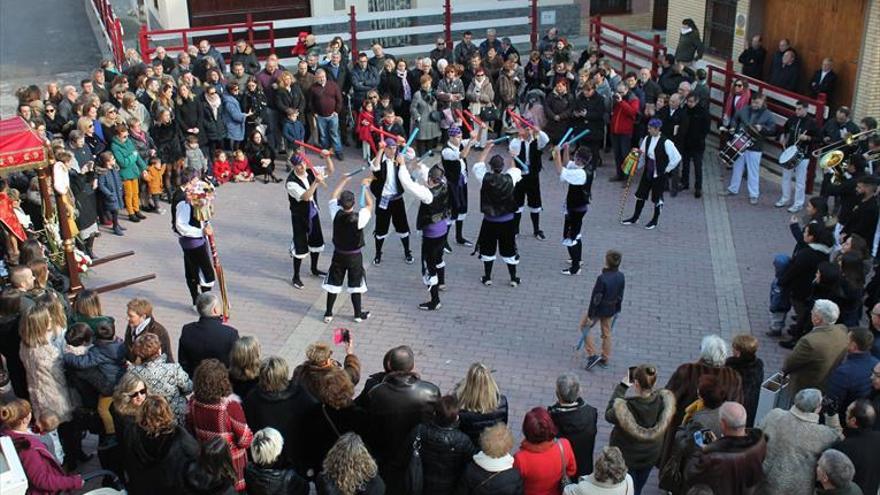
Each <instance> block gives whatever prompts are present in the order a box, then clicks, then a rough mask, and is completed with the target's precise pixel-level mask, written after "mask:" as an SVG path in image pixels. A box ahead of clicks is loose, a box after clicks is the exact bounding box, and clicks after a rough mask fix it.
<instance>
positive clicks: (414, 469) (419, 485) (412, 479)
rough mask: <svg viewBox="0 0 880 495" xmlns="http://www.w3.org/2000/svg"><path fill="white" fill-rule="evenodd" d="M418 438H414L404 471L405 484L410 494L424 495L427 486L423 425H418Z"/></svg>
mask: <svg viewBox="0 0 880 495" xmlns="http://www.w3.org/2000/svg"><path fill="white" fill-rule="evenodd" d="M416 428H417V429H416V438H415V440H413V444H412V451H411V452H410V456H409V464H408V465H407V467H406V473H404V479H403V485H404V488H405V491H406V493H407V494H409V495H422V490H423V489H424V486H425V473H424V469H423V466H422V453H421V450H422V432H421V425H420V426H417V427H416Z"/></svg>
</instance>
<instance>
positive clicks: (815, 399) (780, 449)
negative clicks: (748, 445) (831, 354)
mask: <svg viewBox="0 0 880 495" xmlns="http://www.w3.org/2000/svg"><path fill="white" fill-rule="evenodd" d="M821 410H822V392H820V391H819V390H818V389H815V388H807V389H803V390H801V391H799V392H798V393H797V395H795V397H794V405H792V407H791V409H789V410H785V409H773V410H771V411H770V412H769V413H767V416H765V417H764V420H763V422H762V424H761V429H762V430H763V431H764V433H765V434H766V435H767V437H768V438H769V440H768V441H767V459H766V460H765V461H764V472H765V473H766V475H767V477H766V479H765V481H764V483H763V484H762V489H763V493H780V494H782V493H809V492H810V490H811V489H812V487H813V484H814V483H815V478H814V472H813V466H815V463H816V459H818V458H819V454H821V453H822V451H823V450H825V449H827V448H828V447H829V446H830V445H831V444H832V443H833V442H834V441H835V440H837V438H838V435H837V432H835V431H834V430H833V429H831V428H830V427H828V426H826V425H823V424H819V422H820V412H821ZM826 419H829V418H827V417H826Z"/></svg>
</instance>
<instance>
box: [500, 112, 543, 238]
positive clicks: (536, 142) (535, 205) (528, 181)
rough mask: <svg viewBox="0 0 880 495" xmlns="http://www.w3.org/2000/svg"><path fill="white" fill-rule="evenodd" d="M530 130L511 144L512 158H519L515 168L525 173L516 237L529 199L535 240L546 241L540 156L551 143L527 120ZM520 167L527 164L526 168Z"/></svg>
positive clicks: (518, 194) (522, 130) (524, 130)
mask: <svg viewBox="0 0 880 495" xmlns="http://www.w3.org/2000/svg"><path fill="white" fill-rule="evenodd" d="M525 122H526V123H528V124H529V127H521V128H520V129H519V135H518V136H517V137H515V138H513V139H511V140H510V145H509V146H508V151H510V155H511V156H515V157H517V158H519V162H516V167H517V168H519V169H521V170H522V180H521V181H519V183H518V184H517V186H516V191H515V195H516V204H517V210H516V214H515V215H514V228H515V233H516V235H519V222H520V220H521V219H522V213H523V210H524V209H525V205H526V196H528V206H529V213H530V215H531V217H532V230H533V233H534V235H535V239H538V240H539V241H543V240H545V239H546V237H544V232H543V231H542V230H541V225H540V222H541V210H542V209H543V208H542V203H541V180H540V179H541V178H540V173H541V169H542V168H543V166H542V164H541V154H542V153H543V151H544V147H545V146H547V144H548V143H549V142H550V138H549V137H548V136H547V133H545V132H544V131H542V130H539V129H538V128H537V127H535V125H534V124H533V123H532V121H530V120H528V119H525ZM520 163H524V164H525V165H526V166H525V167H523V166H522V165H520Z"/></svg>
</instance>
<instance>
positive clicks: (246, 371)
mask: <svg viewBox="0 0 880 495" xmlns="http://www.w3.org/2000/svg"><path fill="white" fill-rule="evenodd" d="M259 376H260V341H259V340H257V338H256V337H252V336H250V335H247V336H245V337H241V338H240V339H238V340H236V341H235V343H234V344H232V350H231V351H230V352H229V381H230V383H232V391H233V392H234V393H235V395H237V396H238V398H239V399H241V401H242V402H243V401H244V398H245V397H247V396H248V394H249V393H250V392H251V390H253V389H254V388H255V387H256V386H257V382H258V378H259Z"/></svg>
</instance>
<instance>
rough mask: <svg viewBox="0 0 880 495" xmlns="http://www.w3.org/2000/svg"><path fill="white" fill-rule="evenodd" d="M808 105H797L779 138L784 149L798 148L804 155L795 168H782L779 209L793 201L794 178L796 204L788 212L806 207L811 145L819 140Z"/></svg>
mask: <svg viewBox="0 0 880 495" xmlns="http://www.w3.org/2000/svg"><path fill="white" fill-rule="evenodd" d="M807 107H808V104H807V102H805V101H799V102H797V103H796V104H795V107H794V115H792V116H791V117H789V118H788V120H787V121H786V122H785V127H784V128H783V131H782V134H781V135H780V136H779V144H781V145H782V148H783V149H786V148H787V147H789V146H797V147H798V149H799V150H800V151H801V152H802V153H803V154H802V155H801V158H800V160H798V162H797V164H795V165H794V166H793V167H792V166H789V165H784V166H783V167H782V197H781V198H779V201H777V202H776V205H775V206H776V207H777V208H782V207H784V206H785V205H787V204H788V202H789V200H791V178H792V175H793V176H794V178H795V179H794V180H795V186H794V202H793V203H792V205H791V207H789V208H788V211H789V212H791V213H797V212H798V211H800V210H801V208H803V207H804V200H805V197H806V195H805V191H806V184H807V166H808V165H809V163H810V144H812V143H813V141H814V140H816V139H817V138H818V134H819V129H818V126H817V125H816V121H815V120H814V119H813V118H811V117H809V116H808V115H807Z"/></svg>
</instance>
